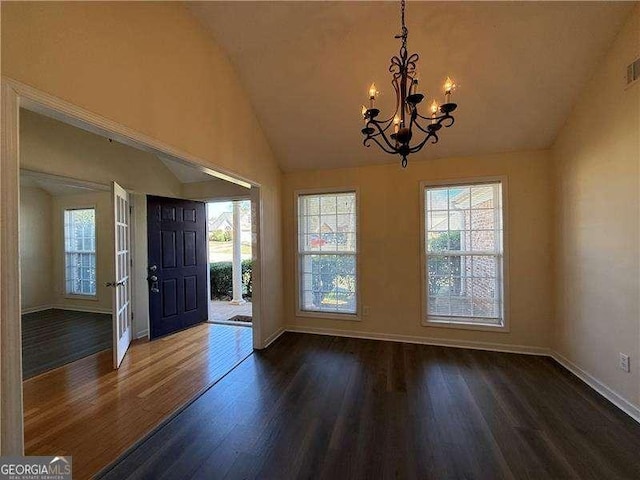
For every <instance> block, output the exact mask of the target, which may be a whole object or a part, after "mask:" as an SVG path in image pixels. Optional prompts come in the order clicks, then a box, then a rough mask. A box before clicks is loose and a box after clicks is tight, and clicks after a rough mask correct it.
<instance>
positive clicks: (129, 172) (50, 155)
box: [20, 110, 182, 197]
mask: <svg viewBox="0 0 640 480" xmlns="http://www.w3.org/2000/svg"><path fill="white" fill-rule="evenodd" d="M20 168H23V169H27V170H33V171H37V172H43V173H49V174H52V175H60V176H63V177H70V178H74V179H78V180H85V181H89V182H94V183H101V184H104V185H111V182H112V181H116V182H118V183H119V184H120V185H121V186H122V187H124V188H125V189H127V190H131V191H137V192H143V193H148V194H153V195H165V196H169V197H179V196H180V194H181V193H182V184H181V183H180V181H179V180H178V179H177V178H176V177H175V175H174V174H173V173H171V171H169V169H168V168H167V167H165V166H164V164H163V163H162V162H161V161H160V160H158V159H157V158H156V157H155V156H154V155H152V154H150V153H147V152H143V151H142V150H138V149H135V148H132V147H129V146H127V145H123V144H121V143H118V142H115V141H114V142H109V140H108V139H106V138H104V137H101V136H99V135H95V134H93V133H90V132H87V131H85V130H81V129H79V128H76V127H73V126H71V125H67V124H65V123H62V122H59V121H57V120H53V119H51V118H48V117H45V116H43V115H39V114H37V113H33V112H30V111H29V110H21V112H20Z"/></svg>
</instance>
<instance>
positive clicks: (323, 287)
mask: <svg viewBox="0 0 640 480" xmlns="http://www.w3.org/2000/svg"><path fill="white" fill-rule="evenodd" d="M355 263H356V259H355V255H303V256H302V258H301V261H300V270H301V271H300V279H301V296H302V309H303V310H308V311H319V312H341V313H352V314H353V313H356V275H355V272H356V266H355Z"/></svg>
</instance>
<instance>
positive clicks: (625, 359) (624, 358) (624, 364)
mask: <svg viewBox="0 0 640 480" xmlns="http://www.w3.org/2000/svg"><path fill="white" fill-rule="evenodd" d="M618 367H619V368H620V370H623V371H625V372H629V371H631V367H630V364H629V355H625V354H624V353H621V354H620V361H619V363H618Z"/></svg>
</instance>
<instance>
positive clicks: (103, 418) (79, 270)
mask: <svg viewBox="0 0 640 480" xmlns="http://www.w3.org/2000/svg"><path fill="white" fill-rule="evenodd" d="M49 113H50V112H49ZM19 119H20V136H19V141H20V150H21V155H20V159H19V163H18V158H17V156H16V157H12V158H11V160H12V161H15V162H16V163H15V164H9V166H10V167H11V168H19V169H20V173H21V175H20V177H21V178H20V183H21V184H24V185H17V186H18V187H22V186H24V188H27V189H31V190H32V191H33V192H35V193H36V196H40V197H44V198H45V200H47V201H48V202H49V204H50V205H49V206H44V207H43V206H42V204H40V203H38V202H36V201H33V202H32V203H33V205H31V206H30V207H29V208H30V209H31V211H29V212H27V211H25V210H24V209H16V210H17V219H18V223H19V224H20V226H21V230H20V236H19V237H18V235H16V238H19V239H20V245H18V242H17V241H16V245H15V246H16V253H18V252H17V250H18V248H20V250H21V251H22V252H21V253H22V255H21V256H18V255H15V256H16V257H17V258H20V259H21V260H22V262H21V264H20V265H18V269H17V270H16V278H18V273H19V272H20V270H21V271H22V272H21V273H22V277H23V280H25V281H28V282H30V285H25V284H23V285H22V286H21V287H20V288H18V294H17V295H16V298H20V290H21V291H22V293H23V294H26V296H27V297H28V296H29V295H31V293H32V292H36V288H35V286H37V287H38V288H39V289H40V290H43V291H45V292H47V293H49V294H52V293H55V295H54V298H53V299H51V300H48V299H45V300H39V299H37V298H36V299H35V300H33V301H32V302H31V301H30V302H31V304H30V305H31V307H30V308H27V305H25V304H24V303H23V305H22V309H21V308H17V309H16V310H17V313H18V314H21V313H24V314H25V315H29V314H32V313H35V314H37V313H40V312H48V317H47V318H39V319H36V320H35V321H34V322H35V323H34V325H35V326H34V327H33V328H31V327H30V326H29V325H28V323H30V319H27V320H24V321H23V322H20V321H19V317H18V319H16V321H15V323H13V324H12V325H16V326H17V332H16V333H17V338H18V341H17V343H16V348H15V351H16V352H17V353H18V355H17V358H16V359H14V362H15V365H16V366H17V367H16V371H17V372H22V370H23V369H24V371H25V378H24V381H23V379H22V378H20V382H19V383H17V382H16V383H15V384H14V385H15V387H16V388H15V390H14V389H4V390H3V395H4V394H5V393H7V395H10V396H11V398H14V397H15V398H17V399H19V402H18V403H16V405H17V408H16V410H15V411H16V412H19V414H20V417H21V418H20V421H19V422H18V421H14V423H13V424H14V425H15V426H16V429H15V430H14V432H15V434H16V435H15V436H16V438H18V437H19V438H20V441H22V442H23V445H24V451H25V453H26V454H29V455H38V454H45V453H47V452H49V451H50V450H51V449H52V448H53V449H55V450H56V451H64V452H68V453H69V454H70V455H73V457H74V471H76V472H77V473H78V475H79V476H80V477H85V476H86V477H90V476H92V475H94V474H95V473H96V472H97V470H99V468H102V467H104V466H105V465H107V464H108V463H110V462H111V461H113V460H114V459H115V458H116V457H117V456H118V455H119V454H120V453H121V452H122V451H123V450H124V449H126V448H127V447H129V446H130V445H131V444H132V443H134V442H135V441H136V440H138V439H139V438H141V437H142V436H144V435H145V434H147V433H148V432H149V431H150V430H151V429H152V428H153V427H154V426H156V425H157V424H159V423H161V422H162V421H163V420H164V419H165V418H166V416H167V415H168V414H170V413H171V412H172V411H174V410H175V409H178V408H180V407H181V406H182V405H183V404H184V403H186V402H188V401H190V400H191V399H192V398H193V397H194V396H197V395H198V394H199V393H200V392H202V391H203V390H204V389H206V388H207V387H209V386H210V385H211V384H212V383H214V382H215V381H217V380H218V379H219V378H221V377H222V376H223V375H224V374H226V373H227V372H228V371H229V370H231V369H232V368H233V367H235V366H236V365H237V364H238V363H239V362H240V361H242V360H243V359H244V358H246V356H248V355H250V354H251V352H252V350H253V345H259V340H256V328H244V327H240V326H237V325H212V324H210V323H208V320H209V317H208V306H209V296H208V292H209V289H208V281H209V280H208V278H209V275H208V273H209V272H208V259H207V258H206V253H205V254H204V259H205V261H204V262H203V263H204V265H203V266H204V268H205V273H204V275H203V276H202V278H204V279H205V280H204V281H201V282H199V284H204V285H205V286H206V287H207V288H206V289H205V290H204V296H203V301H204V305H205V308H204V314H203V316H202V317H199V318H197V319H196V320H197V321H195V322H194V323H193V324H192V325H187V326H186V327H189V329H188V330H185V331H184V332H182V331H178V333H175V334H171V335H170V336H169V334H167V336H166V337H165V338H163V340H162V341H159V342H154V341H149V339H150V338H151V337H153V335H152V333H151V332H152V329H151V326H152V322H153V319H152V318H151V315H150V305H151V302H150V298H151V296H152V295H153V294H154V292H152V290H153V283H154V282H153V280H152V279H151V278H150V277H151V275H149V266H150V262H149V260H150V257H149V252H150V248H149V247H150V241H149V229H148V221H149V215H148V214H150V212H149V209H148V205H149V202H150V199H151V198H152V197H155V198H160V197H162V198H164V199H166V200H170V201H178V202H190V204H198V205H200V206H201V207H202V215H199V216H200V218H203V219H205V218H206V215H205V214H204V212H205V209H206V201H207V200H209V199H212V198H213V199H222V198H224V199H228V198H236V197H238V198H247V197H249V198H251V209H252V210H254V211H259V202H260V196H259V187H258V186H255V187H254V186H252V185H249V184H246V182H244V185H239V184H234V183H233V182H230V181H228V180H225V179H222V178H219V177H217V176H215V175H212V174H211V171H209V170H208V169H205V170H207V171H203V170H201V169H198V168H196V167H195V166H194V165H191V164H189V163H188V162H182V161H180V159H179V158H177V157H169V156H167V155H163V154H162V153H161V152H160V151H155V150H153V149H151V148H149V147H145V148H142V147H140V146H139V145H137V144H135V142H134V141H132V140H131V141H129V142H127V143H122V142H118V141H116V140H115V139H113V138H110V135H108V134H105V133H104V132H100V133H97V132H95V131H93V129H91V128H89V127H87V126H86V125H84V124H82V125H84V126H85V127H87V128H79V127H78V126H75V125H72V124H71V122H66V121H60V120H59V119H55V118H52V116H50V115H41V114H40V113H36V112H34V111H32V110H25V109H22V108H21V109H19ZM80 123H82V122H80ZM130 143H132V144H133V145H131V144H130ZM8 162H9V160H7V161H6V162H5V160H4V159H3V169H4V168H5V166H6V165H7V164H8ZM16 171H18V170H16ZM3 173H4V172H3ZM17 177H18V175H16V178H17ZM103 197H104V198H103ZM15 198H16V200H18V199H20V200H22V201H26V200H29V195H26V194H25V193H24V191H23V192H21V195H19V196H18V195H16V197H15ZM63 200H64V201H63ZM72 200H73V201H72ZM54 204H55V207H54V206H53V205H54ZM130 207H131V208H130ZM38 215H40V217H47V218H48V219H46V220H43V219H42V218H40V217H38ZM178 216H180V218H182V219H183V220H185V221H190V217H189V214H188V212H187V211H186V210H184V211H181V212H180V213H179V215H178ZM49 217H51V218H49ZM176 218H177V217H176ZM193 218H195V217H193ZM254 221H255V219H254ZM54 226H55V228H54ZM183 230H184V231H183V232H182V233H183V234H184V242H183V243H182V245H183V247H177V248H182V250H179V251H178V250H176V252H175V253H176V255H177V256H176V258H178V259H179V260H180V261H181V262H183V264H185V265H186V264H188V263H189V262H190V257H189V255H190V253H189V251H188V247H190V245H192V243H190V242H191V240H193V241H195V242H197V241H199V238H200V237H191V236H190V233H191V231H190V230H188V229H183ZM52 231H53V233H52ZM253 231H254V232H255V231H256V230H255V226H254V230H253ZM204 233H206V226H204V225H203V235H202V236H201V238H202V251H203V252H206V249H207V246H208V245H207V237H206V235H205V234H204ZM29 234H31V237H35V238H36V239H37V242H36V243H37V245H36V247H34V248H36V249H40V250H41V251H40V252H38V254H39V256H38V257H37V258H33V259H31V263H30V264H28V262H27V263H25V261H27V260H29V259H28V258H27V257H28V256H29V255H31V254H30V253H29V254H27V253H25V250H24V249H25V248H26V246H25V245H23V243H24V242H25V241H35V240H29V238H30V237H29ZM258 240H259V236H258V235H255V236H253V237H252V242H254V243H253V244H252V245H251V251H252V260H253V262H254V263H259V260H260V257H259V252H260V249H259V244H258ZM176 245H178V244H177V243H176ZM103 253H106V254H107V255H106V257H105V258H107V257H108V259H107V260H102V259H101V258H102V254H103ZM165 253H166V251H165ZM163 260H164V258H161V259H160V263H162V261H163ZM165 263H166V262H165ZM49 264H51V266H49ZM183 266H184V265H183ZM164 267H168V268H169V267H170V265H164ZM44 270H47V273H44ZM51 272H53V273H51ZM191 280H192V279H191V278H190V276H189V275H188V274H187V275H186V276H185V278H183V283H182V284H181V285H180V286H179V288H177V289H176V291H181V292H182V293H191V287H190V285H191V284H190V283H189V282H191ZM158 282H159V283H160V285H161V284H162V279H161V278H160V279H158ZM254 283H258V284H259V277H258V278H255V277H254ZM31 284H33V285H31ZM34 285H35V286H34ZM125 290H126V293H123V292H125ZM165 293H167V291H165V292H164V293H161V295H164V294H165ZM194 298H195V297H194V296H191V297H189V298H187V295H185V296H184V297H183V300H182V301H183V303H185V302H186V303H185V305H186V306H185V305H183V307H184V309H186V310H188V311H192V310H193V309H192V308H191V306H192V302H193V301H194ZM23 300H27V298H23ZM197 301H199V300H197ZM189 302H191V303H189ZM18 303H19V302H18ZM165 303H166V302H165ZM17 307H20V305H18V306H17ZM63 307H64V308H63ZM163 308H164V307H163ZM59 310H60V311H62V312H59ZM3 313H4V312H3ZM165 313H166V309H165ZM253 313H254V315H255V314H257V315H259V309H256V311H254V312H253ZM74 315H76V317H74ZM94 315H101V316H100V317H99V319H96V318H93V316H94ZM78 316H79V317H82V319H83V321H85V323H86V320H87V319H88V318H89V319H90V320H91V319H92V320H95V321H98V320H99V321H101V322H102V323H101V327H105V326H106V325H105V324H108V328H103V329H102V330H105V331H106V335H103V336H102V337H101V341H99V342H95V343H97V346H96V345H94V346H92V347H91V348H92V349H93V350H91V349H90V348H88V347H87V348H84V347H82V348H80V347H78V346H77V345H78V344H76V345H75V346H74V345H73V344H72V343H70V342H69V340H70V339H71V340H73V338H76V339H82V340H83V341H85V343H86V341H87V337H88V336H90V335H87V329H86V328H85V329H84V330H83V329H82V325H84V324H83V323H82V322H80V321H77V317H78ZM23 318H24V317H23ZM47 322H48V323H49V324H47V325H46V326H47V327H48V328H49V329H50V330H52V331H53V332H54V337H55V336H56V335H57V339H56V340H52V341H53V342H54V343H56V344H57V346H59V347H60V349H61V350H63V351H64V352H65V353H66V354H67V356H66V357H65V356H64V355H58V354H56V351H55V349H51V348H49V350H50V351H49V352H47V353H48V354H49V357H58V359H57V360H58V363H53V362H51V361H50V360H51V359H50V358H40V359H38V358H37V356H38V354H41V353H42V352H38V348H37V347H33V346H32V345H28V344H25V343H23V342H20V337H21V336H24V335H27V336H30V335H32V332H33V331H35V330H37V329H38V328H40V327H41V326H42V325H43V324H46V323H47ZM64 322H67V323H68V330H69V331H71V333H72V335H67V334H65V330H64V327H63V323H64ZM125 325H126V326H127V328H124V326H125ZM118 326H120V327H118ZM253 326H254V327H257V326H259V325H258V324H257V323H256V322H254V324H253ZM186 327H185V328H186ZM124 331H128V332H129V333H128V336H124V335H122V334H121V333H122V332H124ZM102 333H105V332H102ZM49 335H50V333H49ZM14 338H15V336H14ZM37 341H38V340H37V339H36V342H37ZM130 341H133V343H132V346H131V347H130V348H129V342H130ZM32 343H33V342H32ZM121 343H122V345H121ZM42 345H44V344H42V343H41V344H40V346H41V347H42ZM83 345H84V344H83ZM120 347H122V348H120ZM44 348H48V347H44ZM70 351H71V352H70ZM70 353H73V354H74V355H70ZM120 354H121V355H120ZM21 357H22V361H21ZM26 357H28V358H26ZM114 357H115V358H117V360H116V361H115V366H116V367H120V368H119V369H117V370H116V369H114ZM36 360H37V361H36ZM31 363H35V367H32V366H31ZM177 372H180V375H177ZM18 375H19V376H20V373H18ZM114 388H117V395H115V394H114V391H113V389H114ZM18 389H19V390H18ZM16 392H18V394H16ZM149 405H154V407H153V408H149ZM156 407H157V408H156ZM133 412H135V415H136V419H137V421H136V422H123V418H125V417H126V416H129V415H131V413H133ZM116 424H117V425H120V426H121V427H122V428H119V429H111V428H106V429H105V428H104V427H105V426H111V425H116ZM52 425H53V427H52ZM23 429H24V430H23ZM103 430H104V431H103ZM23 431H24V436H23V433H22V432H23ZM96 431H101V432H102V433H101V435H99V436H96V435H95V432H96ZM105 446H107V447H105ZM96 452H99V454H96Z"/></svg>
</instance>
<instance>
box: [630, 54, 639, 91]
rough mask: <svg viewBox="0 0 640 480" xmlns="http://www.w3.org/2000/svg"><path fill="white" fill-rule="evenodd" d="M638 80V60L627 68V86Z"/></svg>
mask: <svg viewBox="0 0 640 480" xmlns="http://www.w3.org/2000/svg"><path fill="white" fill-rule="evenodd" d="M639 78H640V58H638V59H636V61H635V62H633V63H630V64H629V65H628V66H627V85H630V84H632V83H633V82H635V81H636V80H638V79H639Z"/></svg>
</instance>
